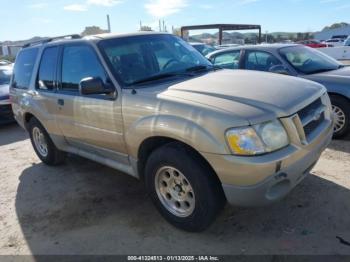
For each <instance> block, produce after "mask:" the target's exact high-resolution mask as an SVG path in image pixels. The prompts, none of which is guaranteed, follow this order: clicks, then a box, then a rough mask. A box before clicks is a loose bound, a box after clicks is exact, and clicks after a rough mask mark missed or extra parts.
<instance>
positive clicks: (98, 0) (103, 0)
mask: <svg viewBox="0 0 350 262" xmlns="http://www.w3.org/2000/svg"><path fill="white" fill-rule="evenodd" d="M121 3H122V1H120V0H88V1H87V4H88V5H100V6H114V5H118V4H121Z"/></svg>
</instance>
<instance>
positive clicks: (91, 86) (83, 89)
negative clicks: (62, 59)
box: [79, 77, 115, 95]
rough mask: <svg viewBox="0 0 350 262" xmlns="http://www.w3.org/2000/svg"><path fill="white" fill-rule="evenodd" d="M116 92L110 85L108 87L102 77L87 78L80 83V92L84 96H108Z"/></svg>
mask: <svg viewBox="0 0 350 262" xmlns="http://www.w3.org/2000/svg"><path fill="white" fill-rule="evenodd" d="M114 91H115V88H114V87H113V86H112V85H110V86H106V85H105V84H104V83H103V81H102V79H101V78H100V77H87V78H84V79H82V80H81V81H80V83H79V92H80V94H82V95H107V94H111V93H113V92H114Z"/></svg>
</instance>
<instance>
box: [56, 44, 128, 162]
mask: <svg viewBox="0 0 350 262" xmlns="http://www.w3.org/2000/svg"><path fill="white" fill-rule="evenodd" d="M61 60H62V61H61V68H60V70H59V71H60V73H59V75H60V76H59V91H58V93H59V96H58V97H59V98H58V99H57V105H58V117H57V123H58V125H59V126H60V128H61V131H62V133H63V135H64V137H65V138H66V140H67V142H68V143H69V144H71V145H72V146H74V147H77V148H79V149H82V150H84V151H88V152H90V153H93V154H97V155H100V156H103V157H108V158H111V159H114V160H117V161H120V162H127V155H126V148H125V144H124V139H123V121H122V112H121V96H118V98H117V96H115V95H86V96H83V95H81V94H80V92H79V83H80V81H81V80H82V79H84V78H87V77H100V78H101V79H102V80H103V82H104V83H105V84H107V83H109V84H111V81H110V78H109V77H108V74H107V72H106V70H105V69H104V67H103V66H102V64H101V62H100V60H99V58H98V56H97V54H96V52H95V50H94V49H93V47H92V46H90V45H88V44H68V45H65V46H64V47H63V50H62V59H61Z"/></svg>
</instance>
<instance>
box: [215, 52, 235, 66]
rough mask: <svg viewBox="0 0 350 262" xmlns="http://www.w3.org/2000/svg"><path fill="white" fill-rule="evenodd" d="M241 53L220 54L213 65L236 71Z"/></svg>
mask: <svg viewBox="0 0 350 262" xmlns="http://www.w3.org/2000/svg"><path fill="white" fill-rule="evenodd" d="M240 54H241V51H240V50H237V51H232V52H229V53H222V54H219V55H217V56H216V57H215V58H214V61H213V63H214V65H217V66H220V67H222V68H227V69H238V68H239V59H240V57H241V55H240Z"/></svg>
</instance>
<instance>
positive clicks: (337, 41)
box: [324, 38, 344, 47]
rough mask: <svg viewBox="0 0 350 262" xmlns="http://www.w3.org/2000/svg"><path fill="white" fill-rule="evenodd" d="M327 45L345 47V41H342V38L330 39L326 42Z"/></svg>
mask: <svg viewBox="0 0 350 262" xmlns="http://www.w3.org/2000/svg"><path fill="white" fill-rule="evenodd" d="M324 43H325V44H327V45H330V46H334V47H336V46H344V39H341V38H332V39H329V40H327V41H325V42H324Z"/></svg>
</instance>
